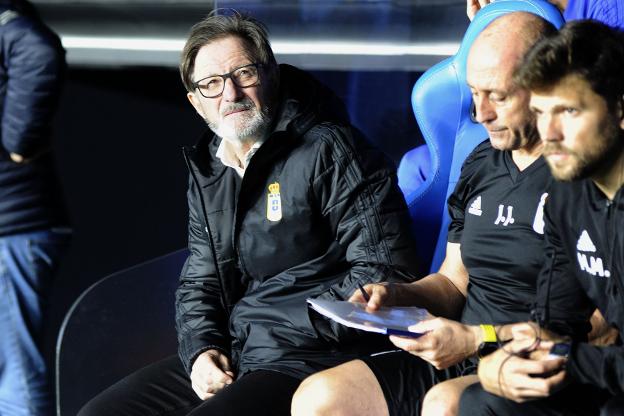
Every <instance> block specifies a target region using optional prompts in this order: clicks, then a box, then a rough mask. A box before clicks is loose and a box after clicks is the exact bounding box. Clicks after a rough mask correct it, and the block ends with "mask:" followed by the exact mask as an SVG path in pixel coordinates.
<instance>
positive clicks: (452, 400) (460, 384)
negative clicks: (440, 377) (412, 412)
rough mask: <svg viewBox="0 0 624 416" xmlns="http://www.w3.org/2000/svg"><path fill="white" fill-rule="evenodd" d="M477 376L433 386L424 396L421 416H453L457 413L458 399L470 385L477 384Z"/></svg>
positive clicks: (458, 378) (451, 380)
mask: <svg viewBox="0 0 624 416" xmlns="http://www.w3.org/2000/svg"><path fill="white" fill-rule="evenodd" d="M478 382H479V377H477V375H470V376H463V377H457V378H452V379H450V380H446V381H444V382H442V383H440V384H436V385H435V386H433V387H432V388H431V389H429V391H428V392H427V394H426V395H425V400H424V402H423V408H422V416H455V415H457V413H458V411H459V399H460V397H461V395H462V393H463V392H464V390H465V389H466V387H468V386H470V385H471V384H474V383H478Z"/></svg>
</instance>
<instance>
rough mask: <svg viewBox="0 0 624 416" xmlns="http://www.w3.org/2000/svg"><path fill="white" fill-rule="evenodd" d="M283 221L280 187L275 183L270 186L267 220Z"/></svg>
mask: <svg viewBox="0 0 624 416" xmlns="http://www.w3.org/2000/svg"><path fill="white" fill-rule="evenodd" d="M281 219H282V200H281V198H280V185H279V183H277V182H273V183H272V184H270V185H269V194H268V195H267V220H269V221H273V222H276V221H279V220H281Z"/></svg>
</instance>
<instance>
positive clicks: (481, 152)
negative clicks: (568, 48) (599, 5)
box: [292, 13, 555, 416]
mask: <svg viewBox="0 0 624 416" xmlns="http://www.w3.org/2000/svg"><path fill="white" fill-rule="evenodd" d="M554 31H555V28H554V27H552V25H550V23H548V22H546V21H544V20H543V19H541V18H540V17H538V16H536V15H533V14H529V13H511V14H507V15H505V16H503V17H500V18H498V19H496V20H495V21H494V22H493V23H491V24H490V25H489V26H488V27H487V28H486V29H484V31H483V32H482V33H481V35H480V36H479V37H478V38H477V39H476V40H475V43H474V45H473V47H472V49H471V51H470V54H469V58H468V67H467V79H468V83H469V86H470V89H471V91H472V95H473V100H474V102H475V105H476V113H477V120H478V121H479V122H480V123H481V124H483V126H484V127H485V128H486V129H487V131H488V135H489V140H485V141H484V142H483V143H482V144H481V145H479V146H478V147H477V148H476V149H475V150H474V151H473V153H472V154H471V155H470V156H469V157H468V158H467V160H466V162H465V163H464V166H463V169H462V173H461V177H460V180H459V182H458V184H457V187H456V189H455V191H454V192H453V194H452V195H451V197H450V198H449V200H448V207H449V212H450V215H451V225H450V227H449V234H448V243H447V248H446V258H445V260H444V262H443V264H442V266H441V268H440V270H439V272H438V273H434V274H431V275H429V276H426V277H424V278H423V279H421V280H419V281H416V282H413V283H410V284H389V285H368V286H366V287H365V289H366V291H367V292H368V293H369V294H370V300H369V302H368V307H369V308H372V309H375V308H378V307H379V306H380V305H382V304H383V305H385V306H390V305H397V306H398V305H400V306H419V307H423V308H426V309H427V310H428V311H429V312H430V313H432V314H433V315H435V316H436V317H435V318H432V319H429V320H426V321H424V322H422V323H421V324H419V325H417V326H416V327H414V328H412V330H413V331H415V332H422V333H425V335H423V336H421V337H419V338H402V337H395V336H391V337H390V340H391V341H392V342H393V343H394V344H395V345H396V346H397V347H398V350H395V351H389V352H386V353H382V354H377V355H374V356H370V357H365V358H364V359H361V360H355V361H351V362H348V363H346V364H343V365H340V366H338V367H335V368H333V369H329V370H326V371H323V372H320V373H317V374H316V375H313V376H311V377H309V378H308V379H306V380H305V381H304V382H303V383H302V385H301V386H300V387H299V389H298V391H297V393H296V394H295V396H294V398H293V404H292V414H293V415H294V416H309V415H321V414H332V415H333V414H340V415H351V414H352V415H358V416H366V415H371V416H373V415H374V416H382V415H391V416H394V415H402V416H405V415H419V414H420V410H421V407H422V403H423V397H424V396H425V393H426V392H427V390H429V389H430V388H431V387H432V386H433V385H435V384H437V383H440V382H442V381H444V380H448V381H446V382H444V383H442V384H440V385H439V388H438V389H436V390H437V393H436V391H435V390H434V391H433V392H432V394H431V395H430V396H431V399H430V398H429V396H428V398H427V400H426V402H427V403H425V407H424V409H423V412H424V414H427V413H429V414H441V412H442V410H444V411H451V412H453V411H454V408H453V405H454V404H455V403H457V402H458V400H459V396H460V394H461V392H462V391H463V389H464V388H465V387H466V386H468V385H470V384H471V383H475V382H476V381H477V378H476V376H475V375H474V372H475V371H474V370H475V365H476V361H477V358H476V357H477V356H478V355H479V354H485V353H486V352H487V351H486V350H488V349H489V348H488V347H494V346H496V345H498V344H497V342H498V340H499V339H503V340H504V339H506V338H507V335H506V334H505V332H506V331H505V327H504V325H505V324H507V323H513V322H517V321H518V320H519V319H520V320H528V319H529V317H530V305H531V304H532V303H533V302H534V298H535V286H536V282H535V279H536V276H537V275H538V272H539V269H540V266H541V265H542V263H543V251H542V249H541V246H542V238H543V236H542V234H543V228H542V225H543V223H542V221H541V218H542V217H541V212H542V209H543V204H544V201H545V198H546V194H545V193H544V189H545V188H546V185H547V182H548V181H549V180H550V173H549V171H548V167H547V166H546V164H545V163H544V160H543V159H542V158H541V157H540V156H541V152H542V148H541V143H540V139H539V136H538V134H537V131H536V127H535V120H534V117H533V115H532V114H531V112H530V111H529V93H528V92H527V91H525V90H521V89H518V88H516V86H515V85H514V84H513V82H512V75H513V72H514V70H515V68H516V67H517V66H518V65H519V64H520V62H521V61H522V58H523V56H524V54H525V53H526V52H527V51H528V49H529V48H530V47H531V46H532V45H533V44H534V43H535V42H537V41H538V40H539V39H540V38H542V37H543V36H544V35H545V34H547V33H552V32H554ZM484 139H486V138H485V137H484ZM351 300H352V301H360V302H363V301H364V300H363V298H362V296H361V295H360V294H359V293H358V294H356V295H354V296H353V297H352V299H351ZM458 318H460V321H459V322H458V321H455V319H458ZM492 349H493V348H492ZM467 374H468V376H466V375H467ZM460 375H461V376H463V377H459V378H455V377H457V376H460ZM433 393H435V394H433ZM440 397H442V398H443V400H437V399H438V398H440ZM441 405H443V406H444V407H445V409H440V406H441ZM449 405H450V406H449Z"/></svg>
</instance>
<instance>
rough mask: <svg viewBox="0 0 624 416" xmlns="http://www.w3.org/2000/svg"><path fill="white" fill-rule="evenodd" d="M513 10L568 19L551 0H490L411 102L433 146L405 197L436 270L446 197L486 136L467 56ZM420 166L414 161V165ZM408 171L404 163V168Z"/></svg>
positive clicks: (422, 252) (424, 257) (424, 256)
mask: <svg viewBox="0 0 624 416" xmlns="http://www.w3.org/2000/svg"><path fill="white" fill-rule="evenodd" d="M513 11H526V12H531V13H534V14H537V15H539V16H542V17H544V18H545V19H546V20H548V21H550V22H552V23H553V24H554V25H555V26H557V27H561V25H563V18H562V16H561V13H560V12H559V10H558V9H557V8H556V7H554V6H553V5H552V4H550V3H548V2H546V1H541V0H498V1H496V2H494V3H490V4H489V5H488V6H486V7H484V8H483V9H481V11H479V13H477V15H476V16H475V18H474V20H473V21H472V23H471V24H470V26H469V27H468V30H467V31H466V34H465V35H464V38H463V40H462V42H461V45H460V47H459V50H458V51H457V53H456V54H455V56H452V57H450V58H447V59H445V60H444V61H442V62H440V63H438V64H436V65H434V66H433V67H431V68H430V69H429V70H427V72H425V73H424V74H423V75H422V76H421V77H420V78H419V79H418V81H417V82H416V85H415V86H414V89H413V91H412V107H413V109H414V115H415V116H416V121H417V122H418V125H419V127H420V130H421V132H422V135H423V137H424V139H425V142H426V144H427V147H428V149H429V156H430V163H431V171H430V172H429V173H428V175H427V178H426V180H425V182H424V183H423V184H422V185H421V186H420V187H418V188H417V189H416V190H415V191H413V192H407V193H406V195H405V197H406V200H407V204H408V206H409V210H410V215H411V217H412V223H413V229H414V234H415V235H416V238H417V239H418V243H419V253H418V254H419V256H420V259H421V261H422V262H423V264H425V265H427V264H430V271H432V272H433V271H437V270H438V269H439V267H440V265H441V264H442V261H443V260H444V256H445V252H446V236H447V229H448V225H449V215H448V212H447V210H446V199H447V198H448V196H449V195H450V193H451V192H452V191H453V189H454V188H455V184H456V183H457V180H458V178H459V174H460V170H461V166H462V164H463V162H464V159H466V157H467V156H468V154H470V152H471V151H472V150H473V149H474V148H475V147H476V146H477V145H478V144H479V143H481V142H482V141H484V140H485V139H487V133H486V131H485V129H484V128H483V127H482V126H481V125H479V124H477V123H476V122H474V121H472V120H471V117H470V106H471V103H472V99H471V95H470V90H469V88H468V86H467V85H466V58H467V56H468V52H469V51H470V47H471V45H472V42H473V41H474V40H475V38H476V37H477V35H478V34H479V33H480V32H481V31H482V30H483V29H484V28H485V27H486V26H487V25H488V24H489V23H490V22H491V21H492V20H494V19H495V18H497V17H499V16H501V15H504V14H506V13H509V12H513ZM417 170H418V168H417V167H416V166H415V167H414V169H410V170H409V171H411V172H416V171H417ZM406 172H408V170H407V169H403V172H401V174H402V175H405V174H406ZM409 174H411V173H409ZM399 182H400V183H401V182H404V183H409V178H401V177H400V178H399Z"/></svg>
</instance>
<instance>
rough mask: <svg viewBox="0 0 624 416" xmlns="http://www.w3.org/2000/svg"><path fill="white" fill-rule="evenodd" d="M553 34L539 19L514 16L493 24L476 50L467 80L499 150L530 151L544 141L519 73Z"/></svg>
mask: <svg viewBox="0 0 624 416" xmlns="http://www.w3.org/2000/svg"><path fill="white" fill-rule="evenodd" d="M553 31H556V29H555V28H554V27H553V26H552V25H551V24H550V23H548V22H547V21H545V20H544V19H542V18H541V17H539V16H537V15H534V14H531V13H525V12H515V13H509V14H506V15H504V16H501V17H499V18H498V19H496V20H494V21H493V22H492V23H491V24H490V25H489V26H487V27H486V28H485V29H484V30H483V31H482V32H481V33H480V34H479V36H478V37H477V39H475V41H474V43H473V45H472V48H471V49H470V53H469V54H468V65H467V72H466V80H467V81H468V85H469V86H470V89H471V91H472V96H473V101H474V103H475V108H476V115H477V120H478V121H479V123H481V124H483V126H484V127H485V128H486V129H487V130H488V133H489V136H490V141H491V142H492V146H493V147H495V148H497V149H500V150H519V149H524V150H527V151H529V150H530V149H531V148H532V147H534V146H536V145H537V143H539V136H538V135H537V130H536V128H535V120H534V117H533V116H532V114H531V112H530V111H529V93H528V91H524V90H520V89H518V88H516V85H515V84H514V82H513V74H514V71H515V69H516V68H517V67H518V66H519V65H520V64H521V62H522V61H523V59H524V56H525V55H526V54H527V52H528V51H529V49H530V48H531V47H532V46H533V45H534V44H535V43H536V42H537V41H538V40H540V39H541V38H542V37H544V36H545V35H547V34H549V33H551V32H553Z"/></svg>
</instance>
